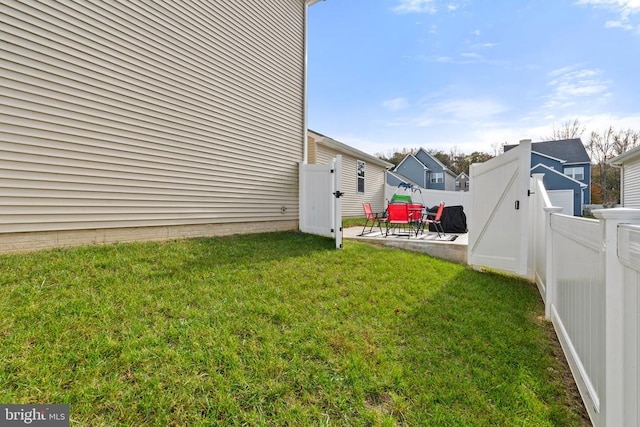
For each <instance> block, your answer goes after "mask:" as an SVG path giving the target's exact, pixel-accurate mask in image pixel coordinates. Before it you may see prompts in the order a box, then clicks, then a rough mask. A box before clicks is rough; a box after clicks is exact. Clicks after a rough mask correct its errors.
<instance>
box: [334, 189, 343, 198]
mask: <svg viewBox="0 0 640 427" xmlns="http://www.w3.org/2000/svg"><path fill="white" fill-rule="evenodd" d="M333 195H334V196H336V199H339V198H340V197H342V196H344V193H343V192H342V191H334V192H333Z"/></svg>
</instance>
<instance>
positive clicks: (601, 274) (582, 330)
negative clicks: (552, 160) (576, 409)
mask: <svg viewBox="0 0 640 427" xmlns="http://www.w3.org/2000/svg"><path fill="white" fill-rule="evenodd" d="M540 183H541V177H537V178H536V177H534V178H533V181H532V192H533V193H534V198H535V199H538V200H537V201H534V202H532V203H531V204H530V207H531V222H532V225H531V235H532V241H531V244H530V249H531V252H532V255H531V256H530V258H529V262H530V267H531V269H532V270H533V276H534V277H535V279H536V283H537V284H538V288H539V289H540V292H541V294H542V297H543V299H544V301H545V312H546V315H547V318H548V319H549V320H551V322H552V323H553V325H554V328H555V330H556V333H557V335H558V338H559V340H560V343H561V345H562V348H563V351H564V353H565V356H566V358H567V361H568V362H569V366H570V367H571V371H572V373H573V375H574V378H575V380H576V384H577V385H578V389H579V390H580V394H581V396H582V398H583V401H584V403H585V406H586V408H587V411H588V413H589V416H590V418H591V421H592V422H593V424H594V425H595V426H597V427H599V426H608V427H614V426H615V427H618V426H638V425H640V410H639V409H638V407H639V406H640V405H639V399H640V371H639V368H638V365H639V364H640V338H639V335H640V315H639V313H638V311H639V310H640V289H639V288H640V209H603V210H597V211H594V215H595V216H596V217H597V219H596V220H592V219H585V218H579V217H571V216H566V215H561V214H558V213H557V212H558V211H559V208H554V207H550V206H549V205H548V203H547V202H548V198H547V201H545V199H544V194H543V193H545V190H544V187H543V186H541V185H539V184H540ZM634 224H635V225H634Z"/></svg>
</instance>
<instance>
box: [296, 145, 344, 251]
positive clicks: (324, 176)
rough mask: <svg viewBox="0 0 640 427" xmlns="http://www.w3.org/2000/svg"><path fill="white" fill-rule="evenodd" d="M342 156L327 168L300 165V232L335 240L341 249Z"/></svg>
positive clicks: (314, 165)
mask: <svg viewBox="0 0 640 427" xmlns="http://www.w3.org/2000/svg"><path fill="white" fill-rule="evenodd" d="M341 181H342V156H340V155H338V156H336V157H335V158H334V159H333V160H332V161H331V162H330V163H329V164H325V165H316V164H302V163H301V164H300V218H299V220H300V231H302V232H304V233H311V234H319V235H321V236H326V237H334V238H335V240H336V248H342V199H341V198H340V197H341V196H342V191H341Z"/></svg>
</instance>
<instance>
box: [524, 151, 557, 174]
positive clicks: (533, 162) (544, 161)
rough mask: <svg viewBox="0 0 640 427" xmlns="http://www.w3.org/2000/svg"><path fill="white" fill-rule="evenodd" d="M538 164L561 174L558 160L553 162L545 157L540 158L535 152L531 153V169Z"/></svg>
mask: <svg viewBox="0 0 640 427" xmlns="http://www.w3.org/2000/svg"><path fill="white" fill-rule="evenodd" d="M539 164H543V165H545V166H548V167H550V168H552V169H555V170H557V171H558V172H560V173H562V163H560V162H559V161H558V160H554V159H550V158H549V157H547V156H541V155H540V154H538V153H536V152H535V151H532V152H531V167H534V166H536V165H539Z"/></svg>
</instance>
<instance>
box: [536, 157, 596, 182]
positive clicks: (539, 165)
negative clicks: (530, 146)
mask: <svg viewBox="0 0 640 427" xmlns="http://www.w3.org/2000/svg"><path fill="white" fill-rule="evenodd" d="M539 168H544V169H546V170H547V171H549V173H554V174H556V175H558V176H560V177H562V178H564V179H566V180H567V181H570V182H573V183H575V184H579V185H580V188H586V187H588V185H587V184H585V183H584V182H580V181H578V180H577V179H574V178H571V177H570V176H569V175H565V174H563V173H562V172H558V171H557V170H555V169H554V168H550V167H549V166H547V165H544V164H542V163H538V164H537V165H535V166H534V167H532V168H531V171H532V172H533V171H534V169H539Z"/></svg>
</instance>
